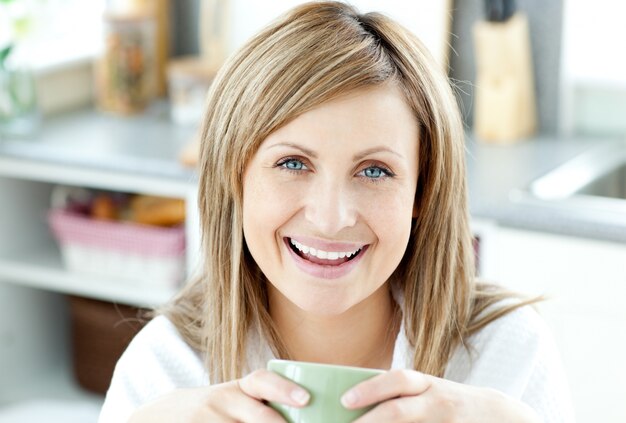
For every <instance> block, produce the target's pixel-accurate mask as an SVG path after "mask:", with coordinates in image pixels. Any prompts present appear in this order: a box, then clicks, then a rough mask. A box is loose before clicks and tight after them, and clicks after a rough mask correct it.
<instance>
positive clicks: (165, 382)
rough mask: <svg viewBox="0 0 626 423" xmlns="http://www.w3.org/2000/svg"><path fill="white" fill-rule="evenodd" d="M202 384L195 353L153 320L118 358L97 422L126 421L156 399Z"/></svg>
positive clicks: (159, 321) (173, 330) (167, 325)
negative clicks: (174, 391) (177, 390)
mask: <svg viewBox="0 0 626 423" xmlns="http://www.w3.org/2000/svg"><path fill="white" fill-rule="evenodd" d="M205 385H208V379H207V376H206V371H205V370H204V366H203V364H202V360H201V359H200V357H199V356H198V354H197V353H196V352H195V351H194V350H193V349H191V348H190V347H189V345H187V344H186V343H185V342H184V341H183V340H182V339H181V338H180V336H179V334H178V332H177V330H176V328H175V327H174V326H173V325H172V323H171V322H170V321H169V320H168V319H167V318H166V317H164V316H159V317H156V318H155V319H153V320H152V321H151V322H149V323H148V324H147V325H146V326H145V327H144V328H143V329H142V330H141V331H140V332H139V333H138V334H137V336H135V338H134V339H133V340H132V341H131V343H130V345H129V346H128V348H127V349H126V351H125V352H124V354H122V357H121V358H120V359H119V361H118V363H117V365H116V367H115V371H114V373H113V379H112V380H111V386H110V387H109V390H108V391H107V394H106V398H105V401H104V405H103V407H102V410H101V412H100V418H99V420H98V422H99V423H122V422H126V421H128V419H129V417H130V416H131V414H132V413H133V411H134V410H135V409H137V408H138V407H139V406H141V405H142V404H145V403H146V402H149V401H151V400H153V399H154V398H156V397H158V396H161V395H163V394H165V393H168V392H171V391H173V390H175V389H177V388H189V387H197V386H205Z"/></svg>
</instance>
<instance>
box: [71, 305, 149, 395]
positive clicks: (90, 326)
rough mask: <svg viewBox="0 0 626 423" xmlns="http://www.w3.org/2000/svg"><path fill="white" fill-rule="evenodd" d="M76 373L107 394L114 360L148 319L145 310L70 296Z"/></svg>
mask: <svg viewBox="0 0 626 423" xmlns="http://www.w3.org/2000/svg"><path fill="white" fill-rule="evenodd" d="M69 303H70V313H71V322H72V323H71V339H72V358H73V367H74V376H75V378H76V380H77V381H78V383H79V384H80V385H81V386H82V387H83V388H85V389H87V390H89V391H92V392H96V393H100V394H104V393H105V392H106V391H107V389H108V388H109V384H110V383H111V377H112V376H113V370H114V368H115V363H117V360H118V359H119V358H120V356H121V355H122V353H123V352H124V350H125V349H126V347H127V346H128V344H129V342H130V341H131V339H132V338H133V337H134V336H135V335H136V334H137V332H139V330H140V329H141V328H142V327H143V326H144V325H145V323H147V319H146V313H145V310H142V309H138V308H135V307H129V306H125V305H118V304H112V303H107V302H103V301H96V300H91V299H86V298H81V297H73V296H71V297H69Z"/></svg>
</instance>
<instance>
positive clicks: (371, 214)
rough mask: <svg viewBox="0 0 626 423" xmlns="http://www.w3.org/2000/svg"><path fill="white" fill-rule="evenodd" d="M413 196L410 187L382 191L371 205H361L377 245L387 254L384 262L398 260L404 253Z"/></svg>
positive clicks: (408, 232)
mask: <svg viewBox="0 0 626 423" xmlns="http://www.w3.org/2000/svg"><path fill="white" fill-rule="evenodd" d="M413 196H414V194H413V193H412V192H411V190H410V189H402V190H400V191H396V192H388V193H383V194H381V195H379V196H378V198H377V199H376V201H375V202H372V204H373V207H372V206H370V207H369V208H364V207H361V209H362V210H367V211H366V212H365V213H366V214H365V215H364V218H365V219H366V221H367V222H368V226H369V227H370V228H371V230H372V231H373V232H374V233H375V235H376V238H377V239H378V242H379V247H380V248H381V249H384V250H385V252H386V254H389V256H386V257H385V258H384V260H385V261H386V262H389V263H391V262H395V261H398V262H399V260H400V259H401V258H402V255H404V251H405V249H406V245H407V243H408V240H409V236H410V233H411V221H412V214H413ZM391 258H393V260H390V259H391ZM396 264H397V263H396Z"/></svg>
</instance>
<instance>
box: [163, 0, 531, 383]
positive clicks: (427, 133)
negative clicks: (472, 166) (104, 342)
mask: <svg viewBox="0 0 626 423" xmlns="http://www.w3.org/2000/svg"><path fill="white" fill-rule="evenodd" d="M386 82H393V83H397V84H398V86H399V87H400V88H401V89H402V91H403V93H404V95H405V97H406V101H407V104H408V105H409V106H410V107H411V109H412V110H413V112H414V113H415V116H416V117H417V120H418V122H419V175H418V181H417V192H416V198H415V203H416V205H417V210H418V216H417V218H416V219H415V220H414V222H413V226H412V233H411V237H410V241H409V243H408V247H407V249H406V252H405V254H404V257H403V258H402V260H401V262H400V264H399V266H398V267H397V269H396V270H395V272H394V274H393V275H392V280H394V281H397V282H398V283H399V284H400V286H401V287H402V289H403V290H404V299H405V304H404V315H403V319H404V323H405V328H406V335H407V338H408V340H409V342H410V344H411V345H412V347H413V349H414V353H415V354H414V357H415V358H414V363H413V367H414V369H416V370H419V371H422V372H425V373H429V374H433V375H437V376H442V375H443V372H444V370H445V367H446V364H447V361H448V359H449V357H450V355H451V353H452V351H453V349H454V348H455V347H456V346H458V345H459V344H460V343H462V342H463V341H464V339H465V338H466V337H467V336H469V335H471V334H472V333H474V332H476V331H477V330H479V329H480V328H482V327H484V326H485V325H486V324H487V323H489V322H490V321H492V320H494V319H496V318H498V317H499V316H501V315H502V314H504V313H506V312H508V311H510V310H512V309H514V308H515V307H518V306H519V305H520V304H523V302H517V303H515V304H513V305H509V306H507V307H495V308H494V307H491V306H492V305H493V304H495V303H497V302H498V301H500V300H502V299H504V298H506V297H508V296H509V294H508V293H505V292H503V291H501V290H499V289H497V288H495V287H493V286H488V285H483V284H478V283H477V282H476V281H475V267H474V266H475V265H474V249H473V245H472V234H471V232H470V229H469V217H468V210H467V191H466V182H465V159H464V157H465V155H464V134H463V127H462V123H461V118H460V114H459V110H458V106H457V103H456V100H455V97H454V95H453V93H452V90H451V87H450V84H449V82H448V80H447V78H446V75H445V74H444V72H443V71H442V69H441V68H440V66H439V65H438V64H437V63H436V62H435V61H434V60H433V58H432V57H431V55H430V54H429V52H428V51H427V49H426V48H425V47H424V46H423V45H422V43H421V42H420V41H419V40H418V39H417V38H416V37H415V36H414V35H413V34H412V33H411V32H410V31H408V30H406V29H405V28H403V27H402V26H400V25H399V24H397V23H396V22H394V21H393V20H391V19H389V18H387V17H385V16H384V15H381V14H378V13H367V14H359V13H358V11H357V10H356V9H354V8H353V7H351V6H349V5H346V4H343V3H339V2H313V3H308V4H304V5H301V6H299V7H296V8H295V9H293V10H292V11H290V12H288V13H287V14H285V15H284V16H282V17H281V18H279V19H278V20H277V21H275V22H274V23H272V24H271V25H270V26H268V27H267V28H266V29H264V30H263V31H262V32H260V33H259V34H258V35H257V36H255V37H254V38H252V39H251V40H250V41H249V42H248V43H247V44H246V45H244V46H243V47H242V48H241V49H240V50H239V51H238V52H237V53H236V54H235V55H234V56H232V57H231V58H230V59H229V60H228V61H227V63H226V64H225V65H224V66H223V67H222V68H221V70H220V72H219V74H218V75H217V77H216V79H215V80H214V82H213V85H212V87H211V90H210V92H209V96H208V108H207V111H206V115H205V117H204V123H203V127H202V131H201V140H202V147H201V154H200V168H199V173H200V181H199V200H198V201H199V208H200V220H201V227H202V247H203V251H204V256H203V259H204V267H203V273H202V275H201V276H200V277H198V278H197V279H194V280H192V281H190V282H189V283H188V284H187V285H186V286H185V287H184V289H183V290H182V291H181V292H180V294H179V295H178V296H177V297H176V298H175V299H174V300H173V301H172V302H171V303H170V304H168V305H167V306H166V307H164V308H163V309H162V311H163V312H164V313H165V314H166V315H167V316H168V317H169V319H170V320H171V321H172V322H173V323H174V324H175V325H176V327H177V328H178V330H179V331H180V333H181V334H182V336H183V337H184V339H185V340H186V341H187V342H188V343H189V344H190V345H191V346H193V347H194V348H196V349H198V350H199V351H201V352H202V353H204V354H205V357H206V366H207V370H208V372H209V378H210V380H211V382H212V383H217V382H221V381H226V380H231V379H234V378H238V377H241V376H242V372H243V369H244V366H245V357H246V340H247V334H248V332H249V331H250V330H251V329H254V328H255V327H258V328H260V330H261V331H262V332H263V334H264V337H265V339H267V340H268V341H269V343H270V345H271V348H272V349H273V351H274V353H275V354H276V355H277V356H278V357H282V358H289V353H288V351H287V350H286V348H285V346H284V344H283V342H282V341H281V339H280V336H279V335H278V333H277V331H276V330H275V328H274V325H273V323H272V320H271V318H270V316H269V311H268V299H267V291H266V284H267V281H266V280H265V277H264V276H263V274H262V273H261V271H260V269H259V268H258V266H257V265H256V263H255V262H254V260H253V259H252V257H251V255H250V253H249V252H248V251H247V248H246V244H245V240H244V237H243V229H242V198H243V187H242V176H243V173H244V169H245V168H246V165H247V164H248V162H249V160H250V159H251V157H252V156H253V155H254V154H255V152H256V150H257V148H258V147H259V145H260V143H261V142H262V141H263V140H264V139H265V138H266V137H267V136H268V135H269V134H270V133H272V131H274V130H276V129H277V128H279V127H281V126H282V125H284V124H286V123H287V122H289V121H290V120H292V119H293V118H295V117H296V116H298V115H301V114H302V113H305V112H307V111H308V110H311V109H312V108H314V107H316V106H319V105H320V104H322V103H324V102H327V101H329V100H331V99H334V98H336V97H338V96H341V95H344V94H346V93H349V92H351V91H354V90H357V89H359V88H364V87H368V86H372V85H376V84H382V83H386Z"/></svg>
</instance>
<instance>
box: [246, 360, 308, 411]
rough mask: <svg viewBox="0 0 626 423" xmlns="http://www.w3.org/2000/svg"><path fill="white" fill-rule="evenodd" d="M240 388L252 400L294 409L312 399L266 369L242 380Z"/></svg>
mask: <svg viewBox="0 0 626 423" xmlns="http://www.w3.org/2000/svg"><path fill="white" fill-rule="evenodd" d="M239 387H240V389H241V390H242V391H243V392H245V394H246V395H248V396H250V397H252V398H256V399H259V400H267V401H273V402H278V403H281V404H286V405H290V406H292V407H303V406H305V405H306V404H307V403H308V402H309V399H310V395H309V393H308V392H307V391H306V390H305V389H304V388H302V387H300V386H299V385H298V384H296V383H294V382H292V381H290V380H289V379H286V378H284V377H282V376H280V375H279V374H277V373H274V372H271V371H269V370H265V369H260V370H256V371H254V372H252V373H250V374H249V375H248V376H246V377H244V378H243V379H240V380H239Z"/></svg>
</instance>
